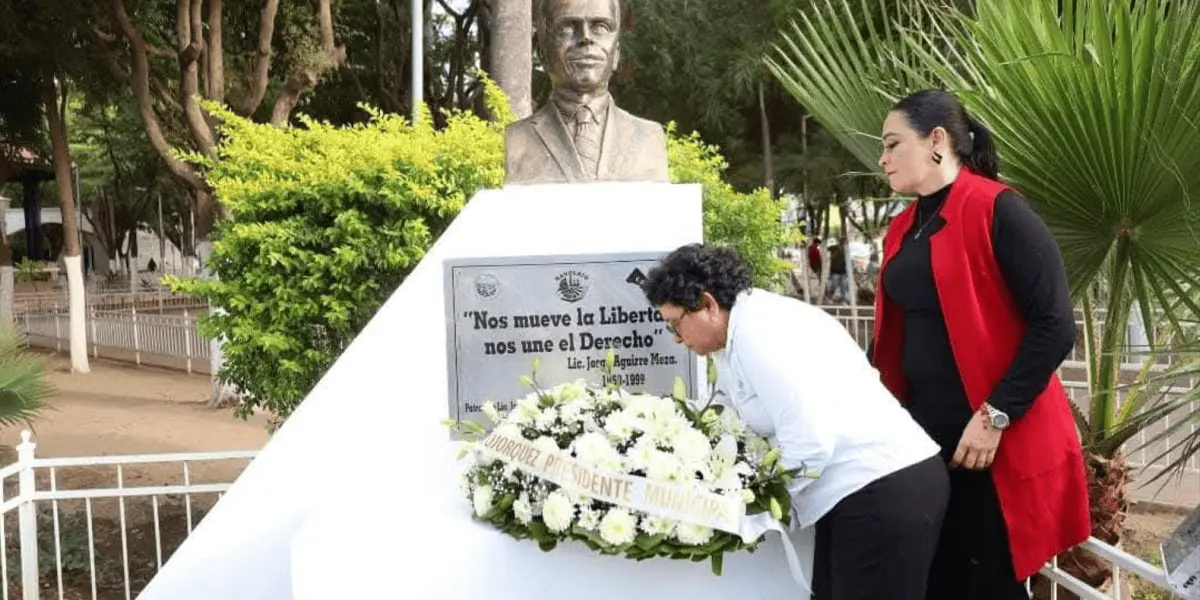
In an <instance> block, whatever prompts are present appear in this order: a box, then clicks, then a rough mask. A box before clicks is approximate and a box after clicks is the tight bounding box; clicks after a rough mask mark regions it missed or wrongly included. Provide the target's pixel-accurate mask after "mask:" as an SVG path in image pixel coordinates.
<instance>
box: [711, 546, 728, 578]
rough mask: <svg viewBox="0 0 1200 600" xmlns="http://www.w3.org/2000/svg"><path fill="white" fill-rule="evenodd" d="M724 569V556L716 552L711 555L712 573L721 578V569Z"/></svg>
mask: <svg viewBox="0 0 1200 600" xmlns="http://www.w3.org/2000/svg"><path fill="white" fill-rule="evenodd" d="M724 567H725V554H724V553H722V552H718V553H716V554H714V555H712V572H713V575H716V576H717V577H720V576H721V569H723V568H724Z"/></svg>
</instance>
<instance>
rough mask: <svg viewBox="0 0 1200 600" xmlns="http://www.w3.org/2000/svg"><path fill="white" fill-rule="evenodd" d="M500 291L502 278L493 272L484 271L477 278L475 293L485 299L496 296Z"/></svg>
mask: <svg viewBox="0 0 1200 600" xmlns="http://www.w3.org/2000/svg"><path fill="white" fill-rule="evenodd" d="M499 293H500V280H499V279H497V278H496V276H495V275H492V274H491V273H484V274H483V275H480V276H478V277H476V278H475V295H476V296H479V297H480V298H482V299H484V300H490V299H492V298H495V297H496V295H497V294H499Z"/></svg>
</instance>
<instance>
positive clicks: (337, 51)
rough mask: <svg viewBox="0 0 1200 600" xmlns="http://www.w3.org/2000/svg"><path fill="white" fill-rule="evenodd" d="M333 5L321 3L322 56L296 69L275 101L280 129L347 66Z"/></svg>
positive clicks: (319, 0) (273, 111)
mask: <svg viewBox="0 0 1200 600" xmlns="http://www.w3.org/2000/svg"><path fill="white" fill-rule="evenodd" d="M180 1H182V0H180ZM197 1H198V0H197ZM330 3H331V0H317V35H318V37H319V39H318V40H317V41H318V42H319V43H320V46H321V52H320V53H318V55H317V56H316V57H315V58H314V59H313V60H312V62H310V63H308V64H303V65H300V66H298V67H296V70H295V71H294V72H292V76H291V77H289V78H288V81H287V84H285V85H284V88H283V90H282V91H280V92H279V95H278V96H276V97H275V106H274V107H273V108H272V109H271V124H272V125H275V126H276V127H283V126H285V125H287V123H288V119H289V118H290V117H291V114H292V110H293V109H295V108H296V104H297V103H298V102H300V96H301V95H303V94H304V92H307V91H309V90H311V89H313V88H314V87H317V84H318V83H320V81H321V76H322V75H324V74H325V72H326V71H329V70H330V69H335V68H337V67H338V66H340V65H342V64H343V63H345V62H346V48H345V46H338V45H336V44H335V43H334V38H333V8H332V6H331V5H330Z"/></svg>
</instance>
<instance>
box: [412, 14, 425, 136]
mask: <svg viewBox="0 0 1200 600" xmlns="http://www.w3.org/2000/svg"><path fill="white" fill-rule="evenodd" d="M423 1H424V0H409V2H411V3H412V122H413V125H414V126H415V125H416V124H417V122H418V121H420V120H421V104H423V103H424V101H425V100H424V94H425V88H424V86H425V82H424V78H425V56H424V50H425V40H424V37H425V16H424V14H423V12H424V8H425V7H424V6H423V5H422V2H423Z"/></svg>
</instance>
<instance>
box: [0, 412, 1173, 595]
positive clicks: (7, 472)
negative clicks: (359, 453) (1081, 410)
mask: <svg viewBox="0 0 1200 600" xmlns="http://www.w3.org/2000/svg"><path fill="white" fill-rule="evenodd" d="M35 450H36V445H35V444H34V442H33V440H32V436H31V435H30V433H29V432H28V431H24V432H22V434H21V443H20V444H19V445H18V446H17V460H16V462H15V463H13V464H10V465H8V466H6V467H4V468H3V469H0V540H2V543H0V576H2V577H3V583H4V586H3V589H2V590H0V600H9V599H10V598H13V599H15V598H20V599H22V600H39V599H40V598H41V597H43V596H42V595H43V594H44V595H45V597H52V598H58V599H59V600H74V599H77V598H91V599H92V600H110V599H113V600H115V599H118V598H123V599H125V600H131V599H132V598H134V597H136V596H137V594H138V593H140V592H141V590H142V589H143V588H144V587H145V585H146V583H147V582H148V581H149V580H150V579H151V578H152V577H153V576H154V574H155V573H157V572H158V570H159V569H161V568H162V565H163V563H164V562H165V561H166V560H167V559H168V558H169V557H170V556H171V554H172V553H173V552H174V551H175V549H177V548H178V547H179V545H180V544H181V543H182V542H183V540H184V539H185V538H186V537H187V536H188V535H189V534H190V533H191V531H192V529H193V528H194V526H195V524H196V523H197V522H198V521H199V520H200V518H202V516H203V514H206V513H207V509H208V508H209V507H210V506H211V505H212V504H214V503H215V502H216V500H218V499H220V497H221V495H222V494H223V493H224V492H225V491H226V490H228V489H229V487H230V485H231V479H232V478H231V477H229V475H230V473H229V472H228V470H227V469H226V470H225V471H223V472H219V471H217V470H212V471H209V472H207V473H206V470H205V469H204V467H205V466H213V465H214V464H215V463H228V462H230V461H234V462H236V463H240V464H242V468H244V464H246V463H248V462H249V461H250V460H252V459H253V458H254V456H255V455H256V454H257V452H255V451H244V452H204V453H185V454H155V455H131V456H93V457H77V458H75V457H73V458H39V457H37V456H36V452H35ZM151 464H160V465H167V466H169V467H173V469H172V471H174V468H177V469H178V471H177V473H178V475H177V477H176V478H175V481H176V482H173V483H163V482H162V481H161V480H158V481H155V480H153V479H156V478H151V479H152V480H151V481H149V482H148V483H139V481H138V480H145V479H147V477H145V476H144V474H143V476H140V477H139V476H138V475H139V474H138V473H137V472H136V471H137V470H138V469H139V468H143V467H145V466H146V465H151ZM72 469H75V470H79V469H83V470H85V473H87V474H89V477H86V478H79V477H76V478H71V479H75V480H78V479H85V480H86V481H88V482H91V483H92V485H90V486H87V487H70V488H66V487H63V485H62V484H63V482H65V481H67V479H68V478H65V477H61V475H62V474H63V473H65V472H68V471H70V470H72ZM214 472H219V473H220V474H217V475H216V476H215V477H214V476H213V473H214ZM238 472H239V473H240V469H238ZM221 474H223V475H225V477H221ZM234 477H236V475H234ZM13 478H15V479H16V480H17V481H16V484H15V485H12V483H11V481H10V480H11V479H13ZM347 509H348V510H351V509H352V508H350V507H348V508H347ZM1083 548H1085V549H1086V550H1087V551H1089V552H1091V553H1093V554H1095V555H1097V556H1098V557H1100V558H1101V559H1102V560H1104V561H1105V562H1107V563H1108V564H1110V565H1111V567H1112V578H1113V580H1114V582H1115V583H1116V584H1115V585H1110V586H1108V590H1109V591H1107V592H1101V591H1099V590H1097V589H1094V588H1091V587H1088V586H1087V585H1086V584H1084V583H1082V582H1080V581H1078V580H1076V579H1074V578H1073V577H1071V576H1070V575H1068V574H1067V573H1066V572H1064V571H1062V570H1061V569H1059V568H1058V567H1057V566H1056V563H1051V564H1049V565H1047V566H1046V568H1045V569H1043V570H1042V574H1043V575H1044V576H1045V577H1047V578H1049V581H1051V582H1053V583H1052V584H1051V585H1052V586H1053V587H1052V590H1051V598H1057V597H1058V590H1059V587H1060V586H1061V587H1062V588H1064V589H1069V590H1071V591H1073V592H1075V593H1076V594H1079V596H1080V597H1081V598H1085V599H1088V600H1122V599H1123V598H1127V596H1124V595H1123V594H1124V593H1125V591H1124V586H1122V585H1119V583H1120V580H1121V577H1122V574H1123V573H1125V574H1128V573H1134V574H1137V575H1138V576H1139V577H1140V578H1141V579H1142V580H1143V581H1144V582H1145V585H1149V586H1152V587H1154V588H1156V589H1159V590H1163V591H1166V590H1168V589H1169V588H1168V587H1167V583H1166V576H1165V574H1164V572H1163V571H1162V569H1160V568H1157V567H1155V566H1153V565H1150V564H1148V563H1146V562H1145V561H1143V560H1141V559H1139V558H1137V557H1136V556H1133V555H1131V554H1129V553H1127V552H1124V551H1122V550H1119V549H1117V548H1114V547H1112V546H1110V545H1108V544H1105V543H1103V542H1100V541H1098V540H1095V539H1092V540H1089V541H1088V542H1086V543H1085V544H1084V545H1083Z"/></svg>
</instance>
